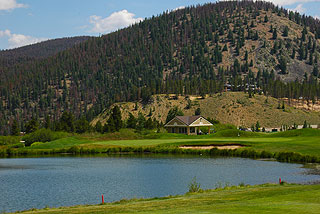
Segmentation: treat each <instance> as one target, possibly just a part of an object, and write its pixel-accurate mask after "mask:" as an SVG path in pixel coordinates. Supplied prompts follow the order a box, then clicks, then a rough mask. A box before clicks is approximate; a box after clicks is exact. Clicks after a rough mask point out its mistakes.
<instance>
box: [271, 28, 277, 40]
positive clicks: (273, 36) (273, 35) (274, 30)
mask: <svg viewBox="0 0 320 214" xmlns="http://www.w3.org/2000/svg"><path fill="white" fill-rule="evenodd" d="M277 38H278V33H277V28H274V29H273V32H272V39H274V40H275V39H277Z"/></svg>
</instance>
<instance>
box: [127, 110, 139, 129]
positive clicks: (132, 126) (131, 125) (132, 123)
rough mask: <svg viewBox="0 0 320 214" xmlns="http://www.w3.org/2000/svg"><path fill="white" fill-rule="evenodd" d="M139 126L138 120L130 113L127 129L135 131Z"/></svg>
mask: <svg viewBox="0 0 320 214" xmlns="http://www.w3.org/2000/svg"><path fill="white" fill-rule="evenodd" d="M136 126H137V119H136V118H135V117H134V116H133V114H131V113H129V118H128V120H127V128H130V129H135V128H136Z"/></svg>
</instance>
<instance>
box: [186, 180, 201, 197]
mask: <svg viewBox="0 0 320 214" xmlns="http://www.w3.org/2000/svg"><path fill="white" fill-rule="evenodd" d="M188 186H189V193H193V192H201V191H202V189H201V188H200V183H198V182H197V178H196V177H194V178H193V179H192V181H191V182H190V184H189V185H188Z"/></svg>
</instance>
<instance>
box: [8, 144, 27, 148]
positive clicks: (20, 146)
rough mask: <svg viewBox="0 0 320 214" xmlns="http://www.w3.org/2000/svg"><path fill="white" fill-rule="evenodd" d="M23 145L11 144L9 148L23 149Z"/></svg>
mask: <svg viewBox="0 0 320 214" xmlns="http://www.w3.org/2000/svg"><path fill="white" fill-rule="evenodd" d="M23 147H24V143H16V144H11V145H10V148H23Z"/></svg>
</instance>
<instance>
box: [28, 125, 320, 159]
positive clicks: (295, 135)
mask: <svg viewBox="0 0 320 214" xmlns="http://www.w3.org/2000/svg"><path fill="white" fill-rule="evenodd" d="M238 133H239V134H240V136H238ZM156 136H157V135H156ZM157 137H158V138H157V139H131V140H108V139H107V140H105V139H101V138H88V137H83V136H72V137H68V138H62V139H59V140H55V141H52V142H48V143H44V144H42V145H37V146H33V147H27V149H32V150H37V149H68V148H70V147H72V146H78V147H90V148H95V147H97V148H105V147H154V146H158V147H162V146H163V147H166V146H171V147H178V146H179V145H209V144H234V143H236V144H242V145H245V146H247V147H244V149H247V148H252V149H254V150H256V151H267V152H272V153H275V152H296V153H300V154H302V155H313V156H320V130H311V129H306V130H292V131H287V132H281V133H274V134H265V133H246V132H240V131H237V130H231V131H226V132H221V133H217V134H214V135H205V136H185V135H177V134H174V135H170V134H165V135H161V134H159V135H158V136H157Z"/></svg>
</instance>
